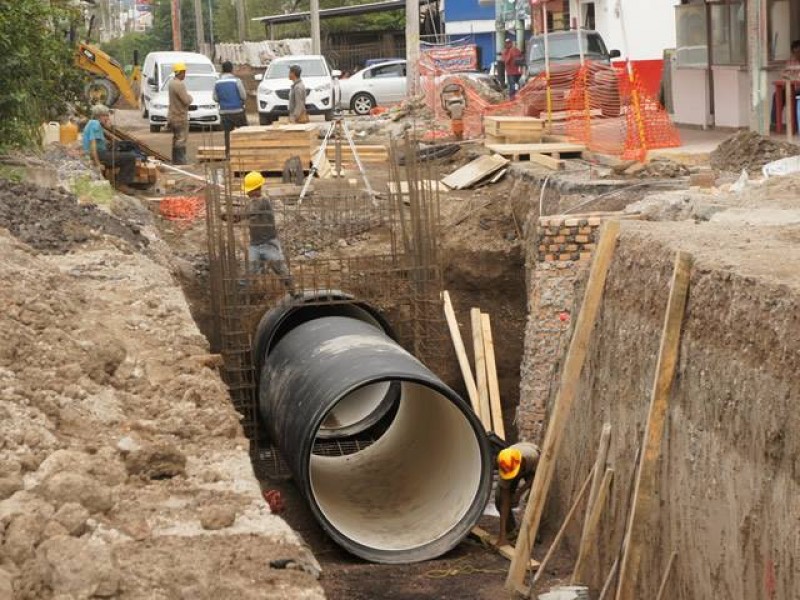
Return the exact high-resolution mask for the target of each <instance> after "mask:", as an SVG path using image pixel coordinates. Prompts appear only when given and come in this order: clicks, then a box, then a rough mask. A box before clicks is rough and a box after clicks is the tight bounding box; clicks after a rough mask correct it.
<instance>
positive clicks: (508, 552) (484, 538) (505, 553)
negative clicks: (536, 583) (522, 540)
mask: <svg viewBox="0 0 800 600" xmlns="http://www.w3.org/2000/svg"><path fill="white" fill-rule="evenodd" d="M470 533H471V534H472V535H473V536H475V537H476V538H478V540H480V541H481V542H482V543H484V544H486V545H487V546H489V547H491V548H493V549H494V550H495V552H497V553H498V554H499V555H500V556H502V557H503V558H505V559H506V560H511V559H512V557H513V556H514V547H513V546H498V545H497V536H495V535H492V534H491V533H489V532H488V531H486V530H485V529H484V528H483V527H480V526H478V525H476V526H475V527H473V528H472V529H471V530H470ZM538 568H539V561H536V560H533V559H531V560H530V561H529V562H528V569H529V570H531V571H536V570H537V569H538Z"/></svg>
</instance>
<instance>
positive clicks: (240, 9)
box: [233, 0, 247, 42]
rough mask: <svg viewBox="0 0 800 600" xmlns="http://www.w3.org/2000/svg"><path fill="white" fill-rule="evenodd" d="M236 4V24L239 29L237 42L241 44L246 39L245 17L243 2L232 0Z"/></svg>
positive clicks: (242, 0) (241, 0)
mask: <svg viewBox="0 0 800 600" xmlns="http://www.w3.org/2000/svg"><path fill="white" fill-rule="evenodd" d="M233 1H234V3H235V4H236V23H237V25H238V28H239V41H240V42H243V41H245V39H246V38H247V16H246V15H245V12H244V8H245V7H244V0H233Z"/></svg>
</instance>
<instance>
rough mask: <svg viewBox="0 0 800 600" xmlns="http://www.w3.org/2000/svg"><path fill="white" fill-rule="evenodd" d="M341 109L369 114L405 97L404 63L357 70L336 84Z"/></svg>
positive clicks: (389, 62)
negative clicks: (338, 90) (375, 108)
mask: <svg viewBox="0 0 800 600" xmlns="http://www.w3.org/2000/svg"><path fill="white" fill-rule="evenodd" d="M339 87H340V90H341V104H342V108H343V109H348V108H349V109H350V110H352V111H353V112H354V113H356V114H357V115H366V114H369V111H370V110H372V109H373V108H374V107H376V106H381V105H384V104H396V103H398V102H402V101H403V100H404V99H405V97H406V61H404V60H392V61H387V62H382V63H379V64H376V65H372V66H369V67H367V68H366V69H361V70H360V71H357V72H356V73H354V74H353V75H351V76H350V77H348V78H347V79H342V80H341V81H340V83H339Z"/></svg>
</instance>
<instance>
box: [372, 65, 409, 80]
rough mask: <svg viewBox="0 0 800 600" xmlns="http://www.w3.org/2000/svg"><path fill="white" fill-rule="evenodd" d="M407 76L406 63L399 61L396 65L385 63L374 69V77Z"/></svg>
mask: <svg viewBox="0 0 800 600" xmlns="http://www.w3.org/2000/svg"><path fill="white" fill-rule="evenodd" d="M404 76H405V65H403V64H401V63H398V64H394V65H384V66H382V67H375V68H374V69H372V75H371V77H373V78H379V77H381V78H382V77H404Z"/></svg>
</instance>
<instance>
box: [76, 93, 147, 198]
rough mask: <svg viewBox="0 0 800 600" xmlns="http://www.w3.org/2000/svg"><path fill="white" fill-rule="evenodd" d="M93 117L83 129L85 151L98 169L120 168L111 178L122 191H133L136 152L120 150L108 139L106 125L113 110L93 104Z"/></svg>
mask: <svg viewBox="0 0 800 600" xmlns="http://www.w3.org/2000/svg"><path fill="white" fill-rule="evenodd" d="M91 114H92V118H91V119H89V121H88V122H87V123H86V126H85V127H84V129H83V152H84V154H86V156H87V157H88V158H89V159H90V160H91V161H92V164H94V165H95V166H96V167H97V168H98V169H100V170H102V168H103V166H105V167H108V168H109V169H116V168H119V173H117V174H116V175H115V176H113V177H111V178H110V179H111V180H112V181H113V183H114V185H115V186H116V187H117V189H119V190H120V191H122V192H125V193H131V192H132V190H131V189H130V187H129V186H130V184H131V183H132V182H133V179H134V177H135V176H136V153H135V152H128V151H123V150H120V149H119V148H118V147H117V146H115V145H113V144H109V143H108V141H107V140H106V134H105V130H104V129H103V128H104V127H108V125H109V124H110V122H111V110H110V109H109V108H108V107H107V106H105V105H103V104H95V105H94V106H92V113H91Z"/></svg>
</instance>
